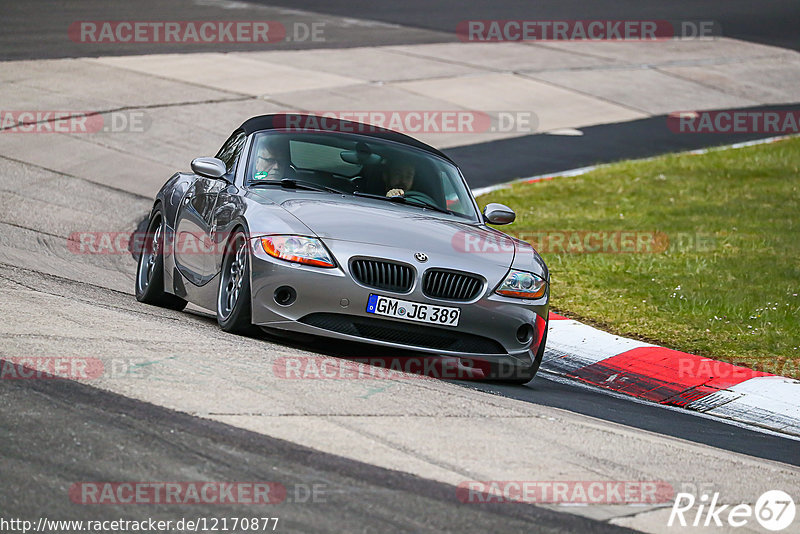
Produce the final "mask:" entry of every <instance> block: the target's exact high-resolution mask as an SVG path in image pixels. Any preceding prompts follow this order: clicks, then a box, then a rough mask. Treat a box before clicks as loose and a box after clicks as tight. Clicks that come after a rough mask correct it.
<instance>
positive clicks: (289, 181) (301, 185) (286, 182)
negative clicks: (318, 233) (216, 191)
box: [250, 178, 346, 195]
mask: <svg viewBox="0 0 800 534" xmlns="http://www.w3.org/2000/svg"><path fill="white" fill-rule="evenodd" d="M261 185H279V186H281V187H284V188H286V189H306V190H308V191H327V192H328V193H335V194H337V195H345V194H346V193H345V192H344V191H339V190H338V189H335V188H333V187H328V186H326V185H320V184H315V183H314V182H307V181H305V180H295V179H294V178H284V179H283V180H260V181H258V182H252V183H251V184H250V187H255V186H261Z"/></svg>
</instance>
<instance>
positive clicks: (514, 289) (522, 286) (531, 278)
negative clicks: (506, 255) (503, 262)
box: [494, 269, 547, 299]
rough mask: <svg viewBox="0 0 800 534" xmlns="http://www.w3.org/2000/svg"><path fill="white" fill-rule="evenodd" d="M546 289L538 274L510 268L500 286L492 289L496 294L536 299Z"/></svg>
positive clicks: (541, 295)
mask: <svg viewBox="0 0 800 534" xmlns="http://www.w3.org/2000/svg"><path fill="white" fill-rule="evenodd" d="M546 291H547V282H545V281H544V279H542V278H541V277H540V276H537V275H535V274H532V273H526V272H525V271H515V270H513V269H512V270H511V271H509V273H508V274H507V275H506V279H505V280H503V283H502V284H500V287H498V288H497V289H495V290H494V292H495V293H497V294H498V295H503V296H506V297H516V298H521V299H538V298H541V297H543V296H544V294H545V292H546Z"/></svg>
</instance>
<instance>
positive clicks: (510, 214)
mask: <svg viewBox="0 0 800 534" xmlns="http://www.w3.org/2000/svg"><path fill="white" fill-rule="evenodd" d="M483 218H484V219H486V222H488V223H489V224H508V223H512V222H514V219H516V218H517V214H516V213H514V210H512V209H511V208H509V207H508V206H504V205H503V204H495V203H491V204H486V207H485V208H483Z"/></svg>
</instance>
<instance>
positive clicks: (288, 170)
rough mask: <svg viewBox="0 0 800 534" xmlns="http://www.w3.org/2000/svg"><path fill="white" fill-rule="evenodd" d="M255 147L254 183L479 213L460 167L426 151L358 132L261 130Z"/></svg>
mask: <svg viewBox="0 0 800 534" xmlns="http://www.w3.org/2000/svg"><path fill="white" fill-rule="evenodd" d="M252 147H253V148H252V149H251V155H250V160H249V161H250V163H249V167H248V169H247V184H248V185H249V186H256V185H258V184H275V185H284V186H290V187H305V188H309V189H319V190H324V191H329V192H338V193H343V194H349V195H355V196H357V197H360V198H364V199H368V198H371V199H375V198H378V199H382V200H388V201H391V202H394V203H397V204H402V205H406V206H408V207H409V208H410V209H420V208H424V209H430V210H435V211H437V212H444V213H449V214H452V215H455V216H458V217H463V218H467V219H470V220H473V221H474V220H476V217H477V212H476V211H475V207H474V204H473V201H472V197H471V195H470V193H469V190H468V189H467V187H466V184H465V183H464V180H463V179H462V177H461V174H460V173H459V171H458V169H457V168H456V167H455V166H454V165H453V164H452V163H450V162H448V161H446V160H444V159H442V158H439V157H437V156H435V155H433V154H430V153H428V152H425V151H423V150H419V149H416V148H413V147H409V146H406V145H403V144H400V143H394V142H391V141H384V140H382V139H375V138H373V137H367V136H362V135H356V134H346V133H308V132H296V133H287V132H261V133H257V134H256V135H255V139H254V142H253V145H252ZM367 201H368V200H365V202H367Z"/></svg>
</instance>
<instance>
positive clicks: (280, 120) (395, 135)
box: [240, 113, 454, 163]
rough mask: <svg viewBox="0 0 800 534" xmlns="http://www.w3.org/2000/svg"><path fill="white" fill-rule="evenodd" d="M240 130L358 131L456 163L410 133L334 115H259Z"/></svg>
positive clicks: (248, 133)
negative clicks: (402, 132)
mask: <svg viewBox="0 0 800 534" xmlns="http://www.w3.org/2000/svg"><path fill="white" fill-rule="evenodd" d="M240 129H242V130H244V133H245V134H247V135H250V134H251V133H253V132H259V131H262V130H283V129H287V130H297V131H322V132H344V133H355V134H359V135H366V136H369V137H375V138H378V139H385V140H387V141H394V142H395V143H402V144H404V145H409V146H412V147H414V148H419V149H422V150H425V151H426V152H430V153H431V154H435V155H437V156H439V157H441V158H444V159H446V160H447V161H449V162H451V163H454V162H453V160H451V159H450V158H449V157H447V156H446V155H445V154H444V153H442V152H440V151H439V150H436V149H435V148H433V147H432V146H430V145H426V144H425V143H423V142H422V141H418V140H417V139H414V138H413V137H410V136H408V135H405V134H401V133H400V132H395V131H393V130H388V129H386V128H381V127H379V126H373V125H371V124H363V123H360V122H354V121H348V120H344V119H338V118H334V117H324V116H319V115H304V114H302V113H276V114H272V115H259V116H257V117H252V118H250V119H247V120H246V121H244V122H243V123H242V125H241V126H240Z"/></svg>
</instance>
